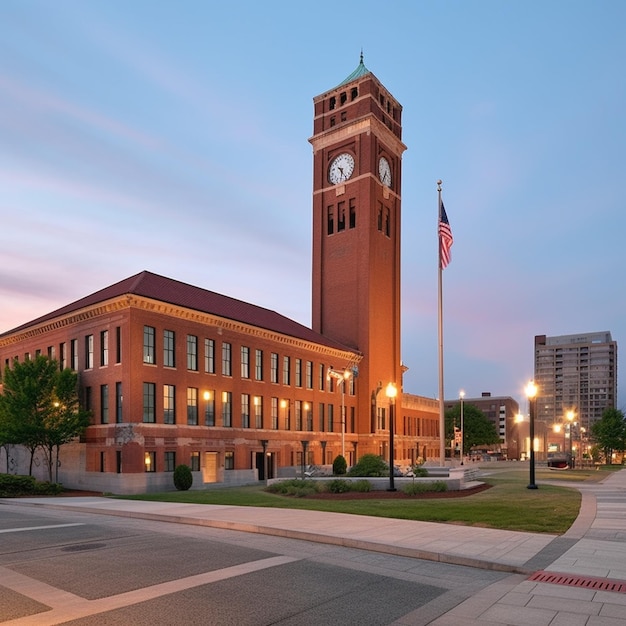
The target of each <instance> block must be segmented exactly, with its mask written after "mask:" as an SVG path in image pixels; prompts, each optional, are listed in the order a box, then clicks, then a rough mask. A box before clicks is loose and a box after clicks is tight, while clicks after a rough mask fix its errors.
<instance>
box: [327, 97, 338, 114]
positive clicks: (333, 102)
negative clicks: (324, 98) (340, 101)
mask: <svg viewBox="0 0 626 626" xmlns="http://www.w3.org/2000/svg"><path fill="white" fill-rule="evenodd" d="M336 106H337V98H335V96H331V97H330V100H329V101H328V108H329V109H330V110H331V111H332V110H333V109H334V108H335V107H336Z"/></svg>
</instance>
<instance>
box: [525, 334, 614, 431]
mask: <svg viewBox="0 0 626 626" xmlns="http://www.w3.org/2000/svg"><path fill="white" fill-rule="evenodd" d="M535 383H536V384H537V387H538V393H537V400H536V410H537V413H536V419H537V420H541V421H543V422H546V423H547V424H559V423H562V422H563V420H564V416H565V415H566V414H567V413H568V411H573V412H574V414H575V415H576V422H577V424H578V426H579V428H582V429H585V430H588V429H589V427H590V426H591V425H592V424H593V423H594V422H596V421H597V420H599V419H600V418H601V417H602V413H603V412H604V410H605V409H609V408H616V401H617V342H615V341H613V339H612V337H611V333H610V332H608V331H603V332H595V333H581V334H577V335H559V336H556V337H546V335H537V336H535ZM583 432H584V431H583Z"/></svg>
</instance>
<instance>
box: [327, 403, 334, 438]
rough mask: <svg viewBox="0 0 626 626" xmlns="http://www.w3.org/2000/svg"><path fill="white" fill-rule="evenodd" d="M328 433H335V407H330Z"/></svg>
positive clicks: (330, 405)
mask: <svg viewBox="0 0 626 626" xmlns="http://www.w3.org/2000/svg"><path fill="white" fill-rule="evenodd" d="M328 432H329V433H332V432H335V416H334V415H333V405H332V404H329V405H328Z"/></svg>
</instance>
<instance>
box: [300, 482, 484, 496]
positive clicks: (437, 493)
mask: <svg viewBox="0 0 626 626" xmlns="http://www.w3.org/2000/svg"><path fill="white" fill-rule="evenodd" d="M490 488H491V485H487V484H484V483H483V484H482V485H478V486H476V487H472V488H471V489H462V490H457V491H425V492H424V493H418V494H416V495H414V496H412V495H407V494H406V493H404V491H402V489H398V490H397V491H347V492H346V493H328V492H326V493H314V494H311V495H307V496H305V498H313V499H315V500H434V499H439V500H440V499H446V498H466V497H467V496H473V495H474V494H476V493H480V492H481V491H485V490H486V489H490Z"/></svg>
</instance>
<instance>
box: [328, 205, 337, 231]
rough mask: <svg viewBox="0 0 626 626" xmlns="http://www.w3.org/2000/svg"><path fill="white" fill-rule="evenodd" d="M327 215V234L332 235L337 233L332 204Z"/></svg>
mask: <svg viewBox="0 0 626 626" xmlns="http://www.w3.org/2000/svg"><path fill="white" fill-rule="evenodd" d="M326 215H327V217H326V233H327V234H328V235H332V234H333V233H334V232H335V219H334V209H333V205H332V204H331V205H330V206H329V207H328V209H327V213H326Z"/></svg>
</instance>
